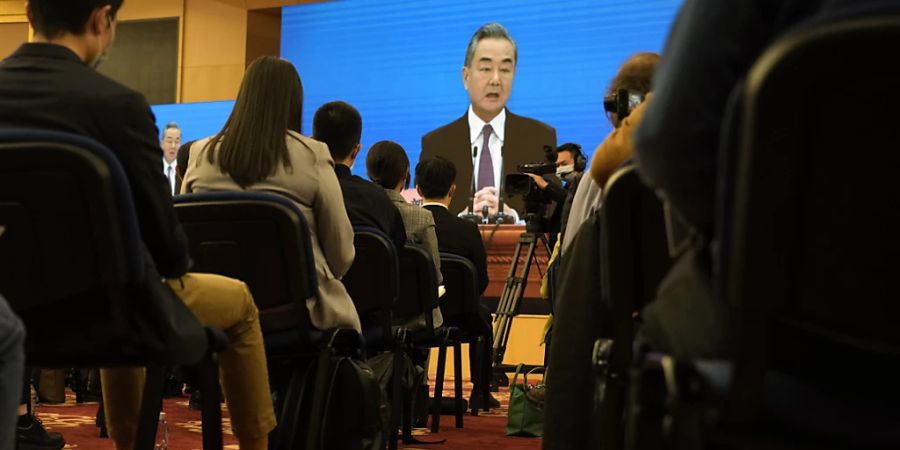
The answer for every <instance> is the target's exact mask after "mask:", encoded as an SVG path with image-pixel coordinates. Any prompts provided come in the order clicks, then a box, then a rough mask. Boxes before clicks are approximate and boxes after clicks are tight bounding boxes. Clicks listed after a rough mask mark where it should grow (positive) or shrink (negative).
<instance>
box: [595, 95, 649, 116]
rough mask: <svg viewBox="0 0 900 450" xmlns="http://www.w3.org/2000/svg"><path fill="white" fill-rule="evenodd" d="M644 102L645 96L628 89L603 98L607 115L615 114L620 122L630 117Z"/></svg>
mask: <svg viewBox="0 0 900 450" xmlns="http://www.w3.org/2000/svg"><path fill="white" fill-rule="evenodd" d="M643 100H644V98H643V96H642V95H641V94H639V93H637V92H630V91H628V90H627V89H619V90H618V91H616V92H613V93H612V94H610V95H607V96H606V97H603V109H604V110H605V111H606V113H607V114H612V113H615V114H616V117H618V119H619V120H622V119H624V118H626V117H628V115H629V114H631V111H634V108H637V105H640V104H641V102H642V101H643Z"/></svg>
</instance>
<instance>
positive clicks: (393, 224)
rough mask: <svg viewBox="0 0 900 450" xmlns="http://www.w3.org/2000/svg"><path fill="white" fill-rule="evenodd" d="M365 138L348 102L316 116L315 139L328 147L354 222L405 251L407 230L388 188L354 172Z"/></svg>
mask: <svg viewBox="0 0 900 450" xmlns="http://www.w3.org/2000/svg"><path fill="white" fill-rule="evenodd" d="M361 136H362V117H360V115H359V111H357V110H356V108H354V107H353V106H352V105H350V104H347V103H345V102H341V101H336V102H329V103H326V104H324V105H322V106H321V107H319V110H318V111H316V115H315V117H313V139H315V140H317V141H321V142H324V143H326V144H328V151H330V152H331V157H332V158H334V173H335V174H337V178H338V183H340V184H341V193H342V194H343V195H344V206H345V207H347V216H349V217H350V223H352V224H353V225H354V226H366V227H373V228H377V229H379V230H381V231H383V232H384V234H386V235H388V236H389V237H390V238H391V240H392V241H393V242H394V246H395V247H397V248H401V247H403V244H404V243H405V242H406V229H405V228H404V227H403V218H402V217H401V216H400V211H399V210H397V208H394V207H393V205H392V203H391V199H389V198H388V196H387V194H385V193H384V189H382V188H381V187H379V186H377V185H375V184H374V183H372V182H371V181H368V180H365V179H363V178H362V177H359V176H356V175H353V174H352V173H351V172H350V168H351V167H353V163H354V161H356V156H357V155H358V154H359V150H360V148H362V145H360V143H359V139H360V137H361Z"/></svg>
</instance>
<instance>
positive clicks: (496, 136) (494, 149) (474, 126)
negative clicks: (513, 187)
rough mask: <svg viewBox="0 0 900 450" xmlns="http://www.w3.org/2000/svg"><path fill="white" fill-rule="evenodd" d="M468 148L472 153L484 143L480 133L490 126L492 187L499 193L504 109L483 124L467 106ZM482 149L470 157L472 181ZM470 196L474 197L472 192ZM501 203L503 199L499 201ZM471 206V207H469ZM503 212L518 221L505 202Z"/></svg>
mask: <svg viewBox="0 0 900 450" xmlns="http://www.w3.org/2000/svg"><path fill="white" fill-rule="evenodd" d="M468 116H469V148H470V149H471V150H472V151H473V152H472V153H474V150H475V147H477V146H480V145H481V143H482V142H484V137H483V136H482V133H483V132H484V126H485V125H488V124H489V125H490V126H491V128H492V129H493V131H492V132H491V137H490V140H489V141H488V147H490V152H491V164H493V166H494V186H495V187H497V192H498V194H501V193H500V184H501V183H502V182H503V176H504V175H505V174H504V173H503V140H504V139H503V138H504V136H505V132H506V108H503V110H502V111H500V114H497V117H494V118H493V119H491V121H490V122H485V121H483V120H481V117H478V115H476V114H475V111H474V110H472V105H469V114H468ZM482 150H483V149H481V148H479V149H478V154H476V155H472V154H470V156H471V157H472V167H473V168H474V170H473V171H472V177H473V178H472V179H473V180H477V179H478V168H479V167H480V166H481V151H482ZM472 195H475V193H474V192H473V193H472ZM500 200H501V201H503V200H504V199H502V198H501V199H500ZM470 206H471V205H470ZM468 210H469V208H468V207H467V208H466V209H465V210H464V211H463V212H461V213H460V215H463V214H465V213H466V212H468ZM503 210H504V211H505V212H506V213H507V214H511V215H512V216H513V220H514V221H515V222H518V221H519V213H518V212H517V211H516V210H514V209H512V208H510V207H509V206H508V205H507V204H506V202H505V201H503Z"/></svg>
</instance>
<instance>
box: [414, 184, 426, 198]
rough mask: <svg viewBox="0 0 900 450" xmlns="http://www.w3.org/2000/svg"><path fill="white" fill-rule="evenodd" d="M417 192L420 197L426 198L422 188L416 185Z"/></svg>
mask: <svg viewBox="0 0 900 450" xmlns="http://www.w3.org/2000/svg"><path fill="white" fill-rule="evenodd" d="M416 192H417V193H418V194H419V197H422V198H423V199H424V198H425V194H423V193H422V188H420V187H419V185H418V184H417V185H416Z"/></svg>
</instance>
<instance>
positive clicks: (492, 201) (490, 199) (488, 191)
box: [475, 186, 500, 215]
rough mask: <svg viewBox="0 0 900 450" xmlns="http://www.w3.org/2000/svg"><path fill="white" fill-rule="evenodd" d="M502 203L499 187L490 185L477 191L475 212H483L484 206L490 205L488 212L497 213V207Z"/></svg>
mask: <svg viewBox="0 0 900 450" xmlns="http://www.w3.org/2000/svg"><path fill="white" fill-rule="evenodd" d="M499 203H500V197H499V195H497V188H496V187H494V186H488V187H484V188H481V190H479V191H478V192H476V193H475V214H481V212H482V211H483V210H484V207H485V206H487V207H488V214H489V215H494V214H497V207H498V204H499Z"/></svg>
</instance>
